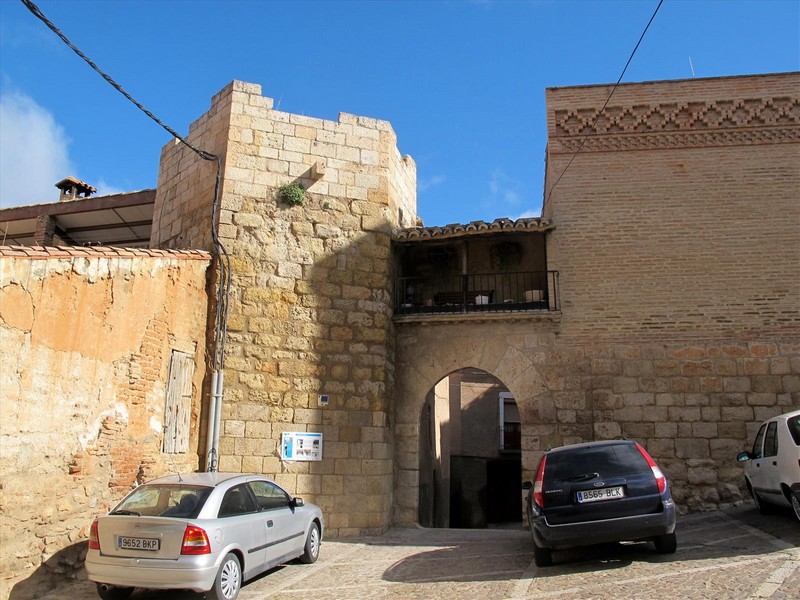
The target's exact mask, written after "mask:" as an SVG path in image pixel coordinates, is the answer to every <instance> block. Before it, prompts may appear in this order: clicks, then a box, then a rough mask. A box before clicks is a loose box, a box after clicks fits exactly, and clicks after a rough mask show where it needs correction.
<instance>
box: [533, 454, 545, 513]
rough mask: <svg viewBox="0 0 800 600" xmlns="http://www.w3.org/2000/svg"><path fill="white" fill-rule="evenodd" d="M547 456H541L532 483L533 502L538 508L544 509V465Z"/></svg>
mask: <svg viewBox="0 0 800 600" xmlns="http://www.w3.org/2000/svg"><path fill="white" fill-rule="evenodd" d="M546 462H547V456H543V457H542V460H541V461H540V462H539V469H538V470H537V471H536V480H535V481H534V483H533V501H534V502H535V503H536V506H538V507H539V508H544V465H545V463H546Z"/></svg>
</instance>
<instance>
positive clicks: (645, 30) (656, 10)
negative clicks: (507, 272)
mask: <svg viewBox="0 0 800 600" xmlns="http://www.w3.org/2000/svg"><path fill="white" fill-rule="evenodd" d="M663 3H664V0H659V2H658V6H656V9H655V11H653V15H652V16H651V17H650V20H649V21H648V22H647V25H646V26H645V28H644V31H642V35H640V36H639V41H638V42H636V46H635V47H634V48H633V52H631V55H630V56H629V57H628V62H626V63H625V67H624V68H623V69H622V73H620V75H619V79H617V83H615V84H614V87H613V88H611V93H610V94H609V95H608V98H606V102H605V104H603V108H601V109H600V112H598V113H597V117H595V120H594V123H592V127H591V128H590V129H589V132H588V133H587V134H586V135H585V136H584V138H583V140H581V144H580V146H578V149H577V150H576V151H575V154H573V155H572V158H571V159H570V160H569V162H568V163H567V166H566V167H564V170H563V171H561V175H559V176H558V179H556V182H555V183H554V184H553V185H552V186H551V187H550V191H549V192H548V194H547V198H545V200H544V203H543V204H542V212H541V214H542V215H544V209H545V207H546V206H547V203H548V202H550V198H551V197H552V196H553V190H554V189H555V187H556V186H557V185H558V182H559V181H561V178H562V177H564V173H566V172H567V169H569V168H570V166H571V165H572V163H573V162H574V161H575V159H576V158H577V156H578V154H579V153H580V151H581V150H583V146H584V144H586V140H588V139H589V136H590V135H592V134H593V133H594V131H595V127H597V122H598V121H599V120H600V117H601V116H602V115H603V112H604V111H605V110H606V107H607V106H608V103H609V102H610V101H611V96H613V95H614V92H615V91H616V90H617V86H619V84H620V82H621V81H622V78H623V77H624V76H625V71H627V70H628V65H630V64H631V61H632V60H633V57H634V55H635V54H636V51H637V50H638V49H639V45H640V44H641V43H642V40H643V39H644V36H645V34H646V33H647V30H648V29H650V25H651V24H652V22H653V19H655V18H656V15H657V14H658V9H660V8H661V5H662V4H663Z"/></svg>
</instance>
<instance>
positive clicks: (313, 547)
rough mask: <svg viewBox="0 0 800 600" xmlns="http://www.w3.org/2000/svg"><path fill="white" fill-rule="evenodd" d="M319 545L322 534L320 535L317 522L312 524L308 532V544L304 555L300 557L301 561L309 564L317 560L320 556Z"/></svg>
mask: <svg viewBox="0 0 800 600" xmlns="http://www.w3.org/2000/svg"><path fill="white" fill-rule="evenodd" d="M319 545H320V535H319V525H317V524H316V523H312V524H311V529H310V530H309V532H308V536H307V537H306V546H305V551H304V552H303V555H302V556H301V557H300V562H304V563H306V564H307V565H310V564H311V563H315V562H317V559H318V558H319Z"/></svg>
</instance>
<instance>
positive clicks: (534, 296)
mask: <svg viewBox="0 0 800 600" xmlns="http://www.w3.org/2000/svg"><path fill="white" fill-rule="evenodd" d="M559 309H560V307H559V301H558V271H522V272H516V273H505V272H500V273H474V274H466V275H457V276H451V277H400V278H398V280H397V284H396V286H395V314H397V315H416V314H420V315H421V314H441V313H511V312H520V311H556V310H559Z"/></svg>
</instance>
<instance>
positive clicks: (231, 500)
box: [218, 483, 256, 517]
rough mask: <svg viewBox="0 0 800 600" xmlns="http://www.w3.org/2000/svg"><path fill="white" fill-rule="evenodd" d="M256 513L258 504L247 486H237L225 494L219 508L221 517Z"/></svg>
mask: <svg viewBox="0 0 800 600" xmlns="http://www.w3.org/2000/svg"><path fill="white" fill-rule="evenodd" d="M254 512H256V503H255V502H254V501H253V497H252V496H251V494H250V490H249V488H248V487H247V485H246V484H244V483H243V484H242V485H237V486H236V487H234V488H231V489H229V490H228V491H227V492H225V497H224V498H223V499H222V504H220V506H219V515H218V516H219V517H235V516H237V515H246V514H247V513H254Z"/></svg>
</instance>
